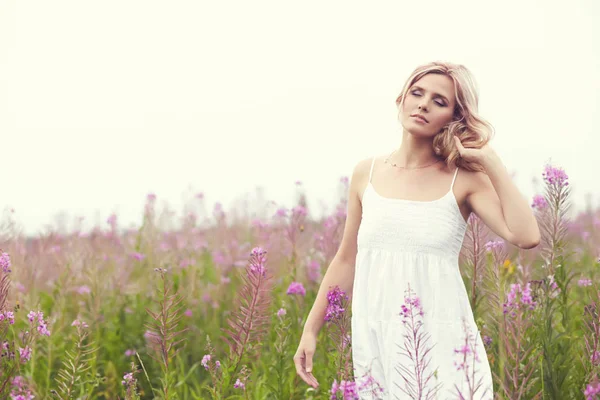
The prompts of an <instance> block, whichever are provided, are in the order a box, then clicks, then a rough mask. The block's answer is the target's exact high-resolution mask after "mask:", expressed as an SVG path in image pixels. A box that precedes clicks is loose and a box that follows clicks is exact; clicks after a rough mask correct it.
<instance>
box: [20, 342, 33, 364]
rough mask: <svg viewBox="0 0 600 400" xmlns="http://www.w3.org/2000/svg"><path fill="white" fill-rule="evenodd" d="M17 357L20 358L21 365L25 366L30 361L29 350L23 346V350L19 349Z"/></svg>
mask: <svg viewBox="0 0 600 400" xmlns="http://www.w3.org/2000/svg"><path fill="white" fill-rule="evenodd" d="M19 357H20V358H21V363H23V364H25V363H26V362H27V361H29V360H30V359H31V348H30V347H29V346H25V348H22V347H19Z"/></svg>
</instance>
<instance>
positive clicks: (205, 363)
mask: <svg viewBox="0 0 600 400" xmlns="http://www.w3.org/2000/svg"><path fill="white" fill-rule="evenodd" d="M209 361H210V354H205V355H204V357H202V361H200V364H201V365H202V366H203V367H204V369H208V362H209Z"/></svg>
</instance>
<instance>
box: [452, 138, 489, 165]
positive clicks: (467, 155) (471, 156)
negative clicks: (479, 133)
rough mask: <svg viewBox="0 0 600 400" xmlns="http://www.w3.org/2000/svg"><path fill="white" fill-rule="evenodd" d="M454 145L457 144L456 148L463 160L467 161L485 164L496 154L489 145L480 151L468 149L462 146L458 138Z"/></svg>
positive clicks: (455, 139)
mask: <svg viewBox="0 0 600 400" xmlns="http://www.w3.org/2000/svg"><path fill="white" fill-rule="evenodd" d="M454 143H456V148H457V149H458V153H459V154H460V156H461V158H462V159H463V160H465V161H469V162H475V163H478V164H484V163H485V161H486V160H488V159H490V158H492V157H493V156H494V155H495V154H496V153H495V152H494V150H493V149H492V148H491V147H490V146H489V145H488V144H487V143H486V144H485V145H484V146H483V147H482V148H480V149H468V148H465V147H464V146H463V145H462V143H461V141H460V139H459V138H458V136H454Z"/></svg>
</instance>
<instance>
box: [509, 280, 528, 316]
mask: <svg viewBox="0 0 600 400" xmlns="http://www.w3.org/2000/svg"><path fill="white" fill-rule="evenodd" d="M518 293H521V304H523V305H525V306H527V308H529V309H530V310H533V309H534V308H535V306H536V305H537V303H536V302H535V301H533V298H532V297H531V283H530V282H527V284H526V285H525V288H523V287H522V285H521V284H520V283H512V284H511V285H510V292H509V293H508V295H507V300H506V303H504V304H503V305H502V306H503V308H504V314H507V313H508V312H509V311H511V310H512V309H513V308H517V307H518V303H519V301H518V300H517V297H518V296H517V294H518ZM511 315H513V316H514V315H515V312H514V311H512V313H511Z"/></svg>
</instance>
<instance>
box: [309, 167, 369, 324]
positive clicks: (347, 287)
mask: <svg viewBox="0 0 600 400" xmlns="http://www.w3.org/2000/svg"><path fill="white" fill-rule="evenodd" d="M370 163H371V160H370V159H366V160H362V161H360V162H359V163H358V164H357V165H356V166H355V167H354V171H353V173H352V178H351V180H350V187H349V189H348V204H347V213H346V223H345V226H344V233H343V237H342V241H341V243H340V247H339V249H338V251H337V253H336V255H335V257H334V258H333V260H332V261H331V263H330V265H329V267H328V268H327V271H326V272H325V275H324V276H323V280H322V281H321V285H320V287H319V291H318V293H317V298H316V299H315V302H314V304H313V306H312V308H311V310H310V313H309V314H308V317H307V319H306V323H305V324H304V332H311V333H314V334H315V335H316V334H318V332H319V331H320V330H321V328H322V326H323V324H324V323H325V322H324V321H325V313H326V310H327V293H328V292H329V290H330V288H331V287H333V286H339V287H340V289H342V290H343V291H344V292H346V293H347V294H348V295H349V296H350V295H351V294H352V286H353V284H354V265H355V262H356V253H357V235H358V228H359V226H360V221H361V219H362V205H361V200H360V193H361V192H362V188H363V186H365V185H366V183H367V182H366V179H367V174H368V169H369V168H370Z"/></svg>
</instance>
